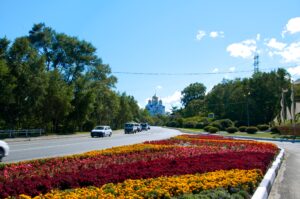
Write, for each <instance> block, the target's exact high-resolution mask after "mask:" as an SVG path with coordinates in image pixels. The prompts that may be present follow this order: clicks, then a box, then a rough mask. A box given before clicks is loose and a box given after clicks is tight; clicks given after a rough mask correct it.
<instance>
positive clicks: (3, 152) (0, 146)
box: [0, 140, 9, 162]
mask: <svg viewBox="0 0 300 199" xmlns="http://www.w3.org/2000/svg"><path fill="white" fill-rule="evenodd" d="M8 153H9V146H8V144H7V143H6V142H4V141H1V140H0V162H1V161H2V158H3V157H5V156H8Z"/></svg>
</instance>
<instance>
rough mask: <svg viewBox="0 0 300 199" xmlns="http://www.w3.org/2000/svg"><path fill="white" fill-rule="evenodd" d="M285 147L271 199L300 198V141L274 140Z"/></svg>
mask: <svg viewBox="0 0 300 199" xmlns="http://www.w3.org/2000/svg"><path fill="white" fill-rule="evenodd" d="M273 143H275V144H277V145H278V146H279V147H281V148H284V149H285V157H284V161H283V163H282V165H281V168H280V170H279V172H278V174H277V177H276V179H275V182H274V184H273V186H272V189H271V192H270V195H269V199H300V143H290V142H273Z"/></svg>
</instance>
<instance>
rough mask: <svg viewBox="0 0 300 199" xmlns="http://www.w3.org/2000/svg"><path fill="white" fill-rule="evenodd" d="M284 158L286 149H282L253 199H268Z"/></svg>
mask: <svg viewBox="0 0 300 199" xmlns="http://www.w3.org/2000/svg"><path fill="white" fill-rule="evenodd" d="M283 157H284V149H283V148H280V152H279V154H278V155H277V157H276V159H275V161H274V162H273V164H272V166H271V168H269V169H268V171H267V173H266V174H265V176H264V178H263V180H262V181H261V183H260V184H259V186H258V188H257V189H256V191H255V192H254V194H253V196H252V199H267V198H268V196H269V193H270V191H271V188H272V185H273V183H274V181H275V178H276V176H277V174H278V170H279V168H280V166H281V163H282V160H283Z"/></svg>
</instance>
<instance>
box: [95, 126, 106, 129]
mask: <svg viewBox="0 0 300 199" xmlns="http://www.w3.org/2000/svg"><path fill="white" fill-rule="evenodd" d="M95 129H96V130H103V129H104V127H103V126H96V128H95Z"/></svg>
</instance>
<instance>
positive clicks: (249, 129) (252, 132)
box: [246, 126, 258, 134]
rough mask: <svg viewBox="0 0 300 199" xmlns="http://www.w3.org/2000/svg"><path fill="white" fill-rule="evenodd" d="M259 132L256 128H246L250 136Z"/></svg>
mask: <svg viewBox="0 0 300 199" xmlns="http://www.w3.org/2000/svg"><path fill="white" fill-rule="evenodd" d="M257 131H258V129H257V128H256V127H255V126H249V127H248V128H246V132H247V133H249V134H255V133H256V132H257Z"/></svg>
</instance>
